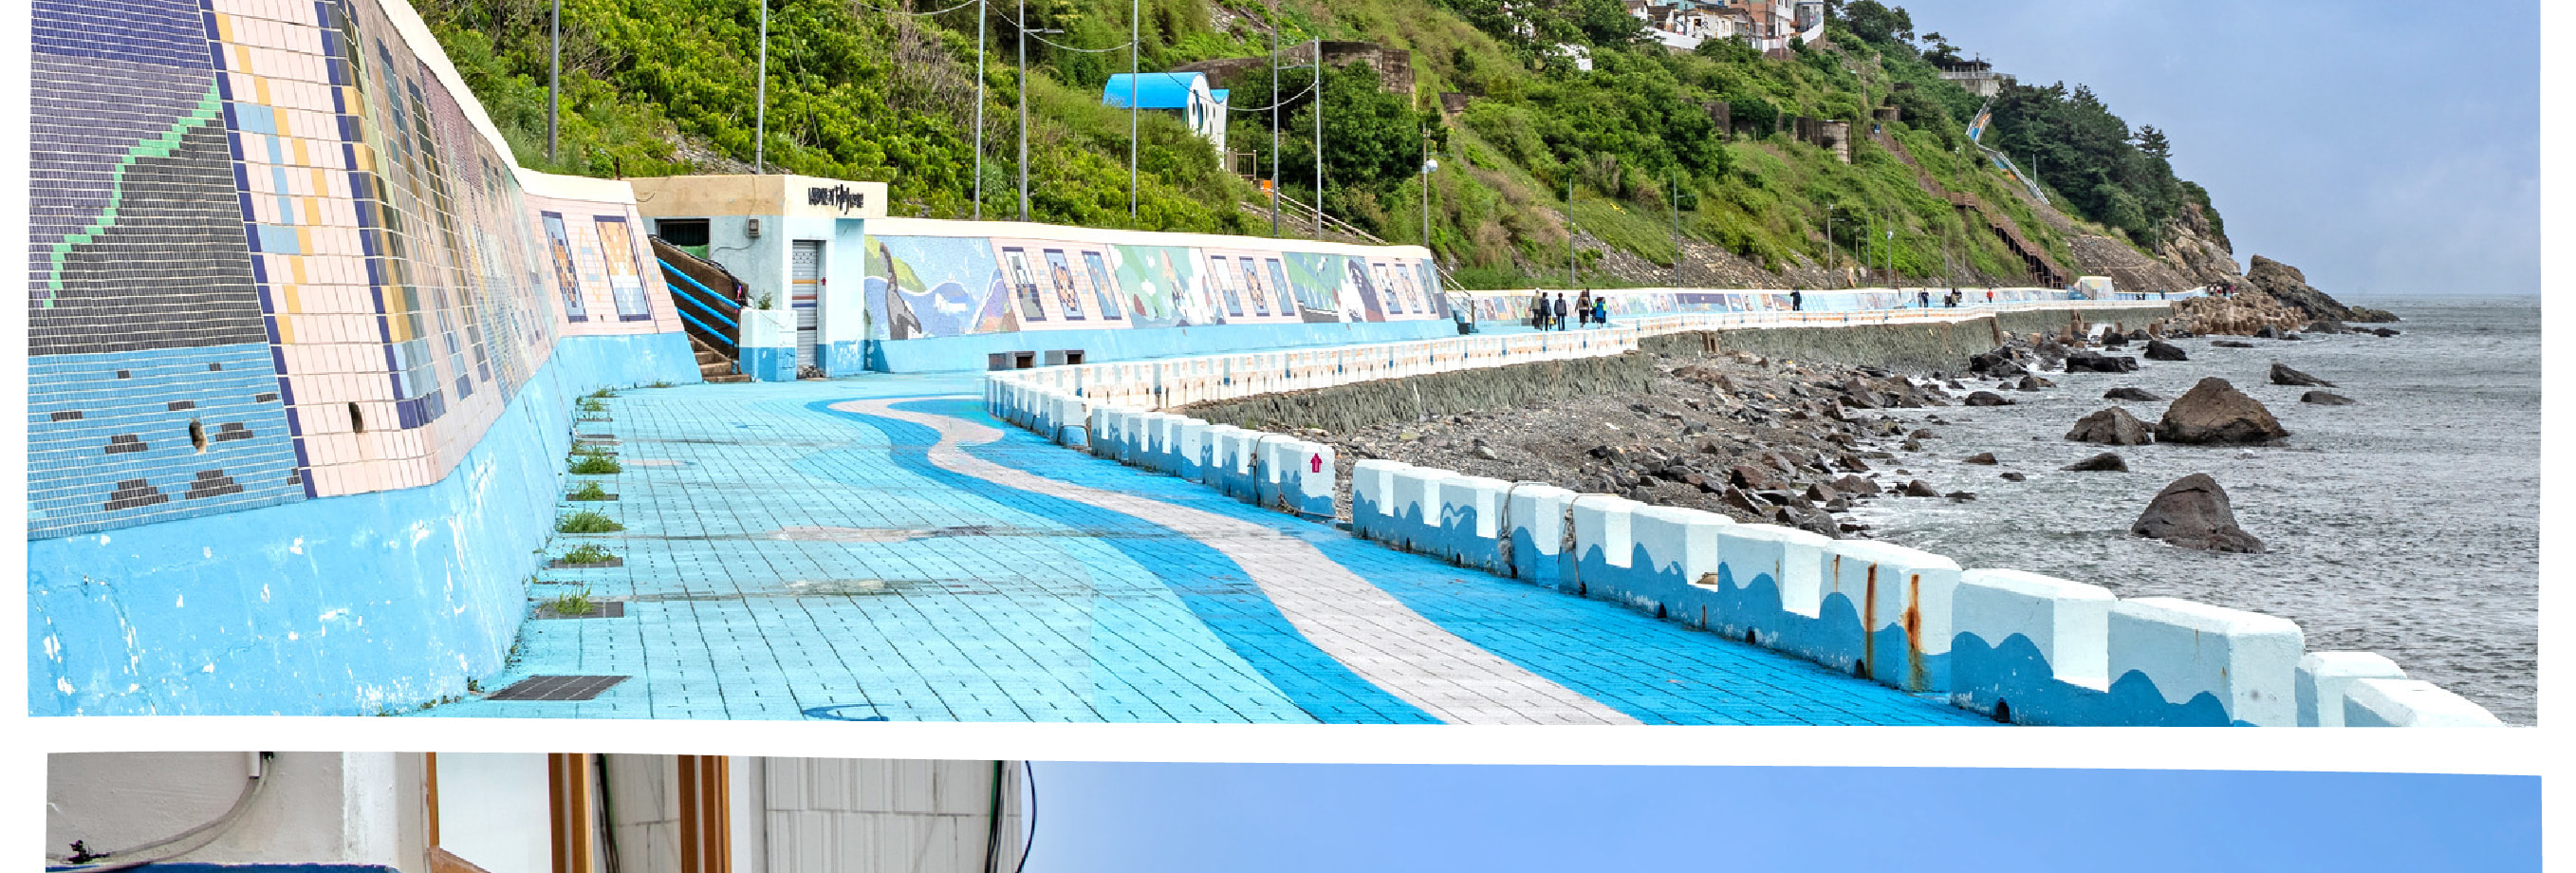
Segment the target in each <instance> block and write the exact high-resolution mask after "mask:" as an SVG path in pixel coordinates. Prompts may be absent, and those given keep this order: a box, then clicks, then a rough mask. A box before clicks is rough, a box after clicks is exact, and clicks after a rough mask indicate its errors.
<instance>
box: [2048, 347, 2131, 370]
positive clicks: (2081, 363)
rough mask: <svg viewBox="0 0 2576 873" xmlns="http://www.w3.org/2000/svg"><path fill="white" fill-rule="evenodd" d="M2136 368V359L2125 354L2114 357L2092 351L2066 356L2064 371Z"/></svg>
mask: <svg viewBox="0 0 2576 873" xmlns="http://www.w3.org/2000/svg"><path fill="white" fill-rule="evenodd" d="M2137 369H2138V359H2136V358H2132V357H2127V356H2121V357H2116V358H2115V357H2112V356H2110V355H2104V354H2097V353H2094V352H2076V353H2075V354H2071V355H2067V356H2066V372H2069V373H2131V372H2136V371H2137Z"/></svg>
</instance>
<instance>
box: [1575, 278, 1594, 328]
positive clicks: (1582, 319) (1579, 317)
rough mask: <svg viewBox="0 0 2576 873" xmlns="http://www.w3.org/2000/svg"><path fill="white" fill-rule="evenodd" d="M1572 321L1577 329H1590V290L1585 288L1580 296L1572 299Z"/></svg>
mask: <svg viewBox="0 0 2576 873" xmlns="http://www.w3.org/2000/svg"><path fill="white" fill-rule="evenodd" d="M1574 321H1575V326H1577V327H1581V328H1585V329H1590V328H1591V327H1592V289H1590V288H1585V289H1583V294H1582V296H1579V297H1576V298H1574Z"/></svg>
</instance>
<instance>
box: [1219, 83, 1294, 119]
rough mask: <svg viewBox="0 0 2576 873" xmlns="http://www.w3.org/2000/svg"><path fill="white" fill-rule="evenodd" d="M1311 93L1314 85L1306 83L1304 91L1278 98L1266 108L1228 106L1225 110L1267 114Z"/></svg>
mask: <svg viewBox="0 0 2576 873" xmlns="http://www.w3.org/2000/svg"><path fill="white" fill-rule="evenodd" d="M1312 93H1315V83H1313V82H1308V83H1306V90H1303V91H1299V92H1297V93H1295V94H1290V95H1288V96H1286V97H1283V98H1280V99H1279V101H1278V102H1275V103H1272V104H1270V105H1268V106H1255V107H1252V108H1250V109H1243V108H1238V107H1234V106H1228V107H1226V108H1227V109H1230V110H1233V111H1235V112H1268V111H1270V110H1272V109H1276V108H1278V107H1281V106H1286V105H1288V104H1290V103H1294V102H1297V99H1298V98H1300V97H1304V96H1306V95H1308V94H1312Z"/></svg>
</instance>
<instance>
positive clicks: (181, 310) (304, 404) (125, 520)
mask: <svg viewBox="0 0 2576 873" xmlns="http://www.w3.org/2000/svg"><path fill="white" fill-rule="evenodd" d="M392 16H399V17H400V18H401V20H403V21H404V22H406V23H407V26H408V32H410V33H414V34H417V33H420V32H421V31H420V30H419V29H418V26H417V20H416V19H413V18H411V12H410V11H409V9H407V8H401V7H397V8H393V9H386V8H383V7H381V6H379V5H378V4H377V3H376V2H375V0H37V2H36V3H35V7H34V10H33V18H34V27H33V49H34V57H33V64H32V73H33V79H32V87H33V90H34V95H33V108H34V112H33V119H34V124H33V132H32V140H31V147H32V152H31V159H32V160H31V163H32V167H31V170H30V178H29V187H30V190H29V194H30V198H31V201H32V207H31V214H30V219H31V236H32V239H31V240H30V246H29V266H30V268H31V270H30V288H29V294H28V306H29V315H30V322H31V324H30V337H29V355H30V360H29V375H30V380H29V418H30V422H29V427H30V435H29V436H30V446H29V449H30V458H29V467H30V471H29V498H28V502H29V506H28V509H29V522H28V536H29V537H30V538H31V539H32V538H45V537H55V536H65V535H72V534H80V533H87V532H92V531H100V530H106V529H110V528H116V527H123V526H127V525H134V524H143V523H150V522H157V521H166V520H171V519H177V518H185V517H192V516H201V515H207V514H212V513H218V512H228V511H234V510H239V509H247V508H251V507H257V506H265V505H272V504H276V503H282V502H288V501H294V500H302V499H307V498H314V497H329V496H336V495H344V494H355V493H362V492H369V491H379V490H384V489H390V488H406V487H415V486H420V485H426V484H429V483H432V482H435V481H438V480H439V479H440V478H442V477H444V476H445V475H446V474H447V472H448V471H449V469H450V468H452V467H453V466H454V465H455V463H456V461H457V459H459V458H461V457H462V456H463V455H464V453H465V452H466V451H468V450H470V449H471V448H472V447H473V445H474V444H475V442H476V441H477V440H478V439H479V438H480V437H481V436H482V434H483V431H484V429H485V428H486V427H488V426H489V425H490V423H491V422H492V420H493V419H494V418H495V417H496V416H498V415H499V414H500V412H501V410H502V408H503V406H504V405H505V404H506V403H507V402H508V400H509V398H510V397H511V396H513V395H514V394H515V393H516V392H517V390H518V388H519V386H520V385H521V384H522V383H523V382H525V381H526V379H527V378H528V377H529V375H530V374H531V373H533V372H534V371H535V369H536V368H538V367H540V366H542V365H543V364H544V363H545V361H546V359H547V357H548V355H549V353H550V352H551V351H552V349H553V346H554V342H555V340H556V338H557V337H558V336H560V335H566V334H590V333H621V334H623V333H644V332H675V331H677V330H679V323H678V319H677V316H676V314H675V313H674V312H673V311H672V310H671V307H670V304H669V301H668V297H667V296H666V292H665V291H664V289H663V288H662V285H661V278H660V275H659V273H658V271H654V270H647V269H643V268H642V267H643V265H644V264H646V263H649V262H647V261H644V260H643V258H644V257H645V254H644V253H643V251H642V245H643V241H642V239H641V238H640V237H639V236H638V235H636V234H634V233H632V232H631V230H630V229H631V228H634V227H636V226H638V224H639V219H638V217H637V216H636V214H635V211H634V207H633V205H632V201H631V197H628V198H622V199H621V198H608V199H596V200H594V199H580V198H564V197H546V198H537V197H531V196H529V194H528V192H526V191H525V190H523V188H522V185H523V182H526V183H529V184H535V183H536V181H537V180H539V179H542V178H543V177H535V176H530V175H528V174H524V172H523V171H521V170H519V169H518V168H517V166H516V164H515V163H514V162H513V161H512V160H511V159H510V157H509V155H508V153H507V151H506V150H504V149H503V148H501V147H499V146H498V145H497V144H496V143H495V142H493V140H492V138H491V137H490V136H489V135H487V133H486V128H485V127H482V126H478V125H477V123H476V119H475V118H473V117H469V112H477V113H479V110H475V109H473V108H472V107H470V106H469V105H468V104H465V103H460V102H459V101H460V100H467V101H470V100H471V99H472V98H471V97H470V95H464V94H461V93H459V92H458V91H456V90H454V89H453V88H451V85H452V84H453V83H452V82H449V81H446V80H445V79H444V78H443V77H442V76H440V75H439V74H438V73H437V72H436V71H435V68H434V67H433V66H432V65H431V64H429V63H425V62H424V61H423V59H422V58H420V57H418V56H417V55H415V54H414V53H413V52H412V50H411V45H410V44H409V40H407V39H406V38H405V35H404V34H405V33H406V28H399V27H397V26H396V25H395V23H394V22H395V19H394V18H393V17H392ZM442 66H443V64H442ZM523 176H527V178H525V179H523ZM621 187H622V186H621ZM549 231H553V232H556V233H560V234H562V235H563V238H565V239H567V240H568V241H569V246H570V248H569V250H568V251H569V253H568V254H558V252H557V251H556V247H555V245H554V244H553V242H552V239H553V238H554V237H553V236H552V235H551V234H550V232H549ZM576 302H577V303H578V304H579V305H567V304H568V303H576Z"/></svg>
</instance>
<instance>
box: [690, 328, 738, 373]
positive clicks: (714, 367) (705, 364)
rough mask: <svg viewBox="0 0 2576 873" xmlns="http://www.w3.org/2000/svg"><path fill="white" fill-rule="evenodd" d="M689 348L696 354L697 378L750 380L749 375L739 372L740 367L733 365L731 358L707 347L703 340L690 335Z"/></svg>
mask: <svg viewBox="0 0 2576 873" xmlns="http://www.w3.org/2000/svg"><path fill="white" fill-rule="evenodd" d="M689 349H690V350H691V351H694V352H696V353H697V355H698V378H700V379H702V380H705V381H708V382H749V381H751V377H749V376H745V375H743V374H742V373H741V372H739V370H740V369H741V368H739V367H737V366H735V365H734V360H733V359H732V358H728V357H725V354H724V353H723V352H720V351H716V350H715V349H714V348H711V347H709V346H708V345H707V344H706V341H705V340H701V339H698V338H697V337H690V338H689Z"/></svg>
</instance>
